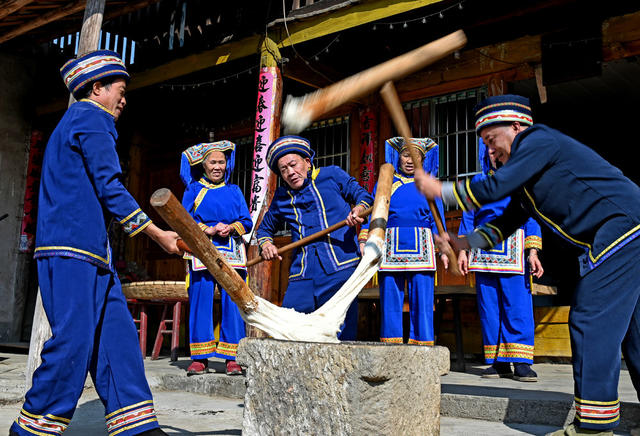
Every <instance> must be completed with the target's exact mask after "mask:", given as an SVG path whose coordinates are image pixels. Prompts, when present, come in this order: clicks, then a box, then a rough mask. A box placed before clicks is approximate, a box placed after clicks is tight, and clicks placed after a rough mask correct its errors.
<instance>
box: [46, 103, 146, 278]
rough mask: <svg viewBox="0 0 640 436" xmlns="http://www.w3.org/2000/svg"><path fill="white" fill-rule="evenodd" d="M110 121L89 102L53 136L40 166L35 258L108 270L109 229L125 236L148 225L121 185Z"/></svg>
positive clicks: (79, 106) (104, 111)
mask: <svg viewBox="0 0 640 436" xmlns="http://www.w3.org/2000/svg"><path fill="white" fill-rule="evenodd" d="M117 138H118V134H117V132H116V126H115V121H114V117H113V115H112V114H111V112H109V111H108V110H107V109H106V108H104V107H103V106H101V105H99V104H98V103H95V102H93V101H90V100H82V101H79V102H76V103H74V104H73V105H71V107H70V108H69V109H68V110H67V112H66V113H65V114H64V116H63V117H62V119H61V120H60V122H59V123H58V125H57V127H56V128H55V130H54V131H53V133H52V134H51V138H49V142H48V144H47V148H46V150H45V154H44V161H43V163H42V177H41V181H40V196H39V200H38V201H39V203H38V224H37V231H36V250H35V256H34V257H36V258H38V257H44V256H70V257H76V258H79V259H82V260H85V261H88V262H91V263H93V264H96V265H98V266H100V267H103V268H107V269H112V266H111V249H110V247H109V240H108V236H107V225H106V223H108V222H109V221H110V220H111V218H112V217H113V218H115V219H116V220H118V222H119V223H120V224H121V225H122V226H123V228H124V231H125V232H126V233H127V234H128V235H129V236H134V235H137V234H138V233H140V232H141V231H142V230H143V229H144V228H145V227H147V226H148V225H149V224H150V223H151V221H150V220H149V218H148V217H147V215H146V214H145V213H144V212H142V211H141V210H140V207H139V206H138V203H137V202H136V201H135V200H134V199H133V197H132V196H131V194H129V192H128V191H127V190H126V189H125V187H124V186H123V185H122V183H121V181H120V176H121V169H120V162H119V159H118V154H117V153H116V139H117Z"/></svg>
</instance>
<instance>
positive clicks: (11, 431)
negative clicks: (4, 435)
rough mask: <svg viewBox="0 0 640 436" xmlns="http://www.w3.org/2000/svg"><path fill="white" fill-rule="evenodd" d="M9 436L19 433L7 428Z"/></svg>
mask: <svg viewBox="0 0 640 436" xmlns="http://www.w3.org/2000/svg"><path fill="white" fill-rule="evenodd" d="M9 436H20V435H19V434H18V433H16V432H15V431H13V430H9Z"/></svg>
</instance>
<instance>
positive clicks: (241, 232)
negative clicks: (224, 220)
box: [231, 221, 247, 236]
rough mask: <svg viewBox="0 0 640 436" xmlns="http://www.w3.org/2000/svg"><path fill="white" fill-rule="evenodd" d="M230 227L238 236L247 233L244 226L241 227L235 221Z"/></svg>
mask: <svg viewBox="0 0 640 436" xmlns="http://www.w3.org/2000/svg"><path fill="white" fill-rule="evenodd" d="M231 227H233V228H234V229H235V230H236V233H237V234H238V235H240V236H242V235H244V234H245V233H247V231H246V230H245V228H244V226H243V225H242V223H241V222H240V221H235V222H233V223H232V224H231Z"/></svg>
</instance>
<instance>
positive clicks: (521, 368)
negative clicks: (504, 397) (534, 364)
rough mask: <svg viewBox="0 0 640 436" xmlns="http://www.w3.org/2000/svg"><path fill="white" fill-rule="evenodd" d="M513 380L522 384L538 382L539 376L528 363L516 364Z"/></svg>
mask: <svg viewBox="0 0 640 436" xmlns="http://www.w3.org/2000/svg"><path fill="white" fill-rule="evenodd" d="M513 366H514V374H513V379H514V380H518V381H521V382H537V381H538V374H536V372H535V371H534V370H533V369H531V365H529V364H528V363H514V364H513Z"/></svg>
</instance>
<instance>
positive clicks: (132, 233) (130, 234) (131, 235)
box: [129, 220, 151, 238]
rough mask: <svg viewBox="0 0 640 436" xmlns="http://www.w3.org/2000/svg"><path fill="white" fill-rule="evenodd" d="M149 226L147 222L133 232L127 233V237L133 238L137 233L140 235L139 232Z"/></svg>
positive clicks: (149, 222)
mask: <svg viewBox="0 0 640 436" xmlns="http://www.w3.org/2000/svg"><path fill="white" fill-rule="evenodd" d="M150 224H151V220H149V221H147V222H146V223H144V224H143V225H141V226H140V227H138V228H137V229H135V230H134V231H133V232H131V233H129V237H130V238H133V237H134V236H135V235H137V234H138V233H140V232H141V231H143V230H144V229H146V228H147V227H149V225H150Z"/></svg>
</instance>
